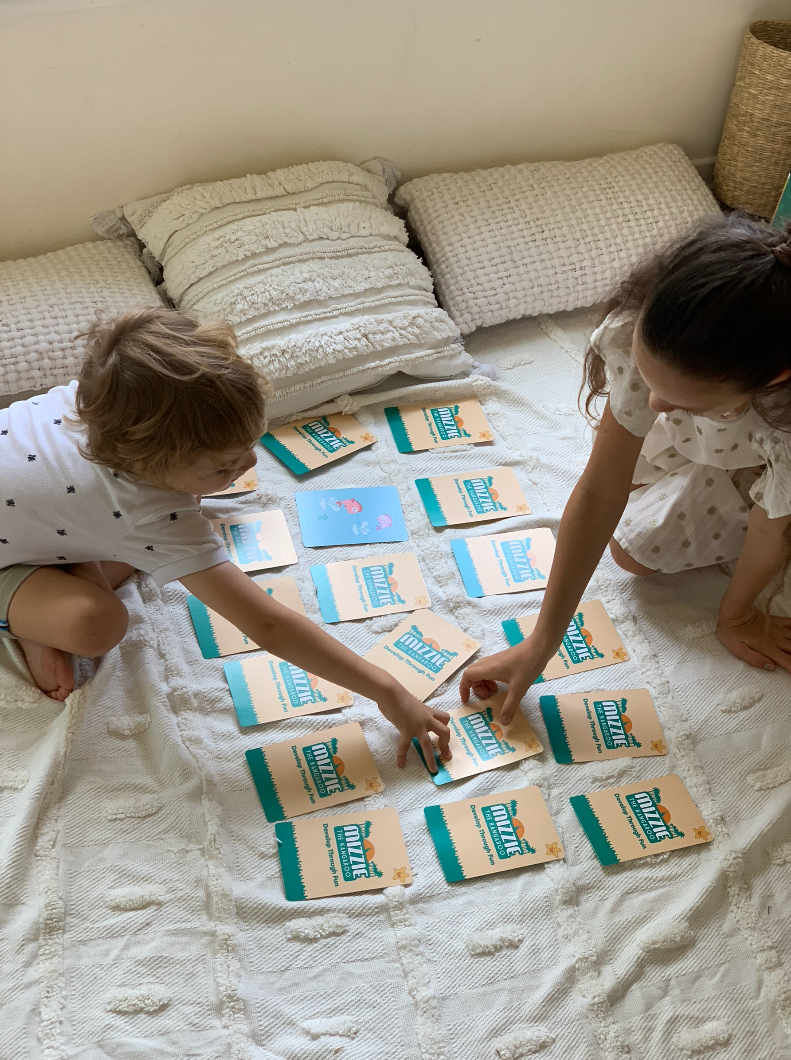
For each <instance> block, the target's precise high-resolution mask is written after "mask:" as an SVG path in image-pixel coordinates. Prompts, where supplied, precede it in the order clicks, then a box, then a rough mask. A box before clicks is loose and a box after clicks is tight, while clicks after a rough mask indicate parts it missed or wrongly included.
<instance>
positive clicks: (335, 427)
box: [261, 412, 376, 475]
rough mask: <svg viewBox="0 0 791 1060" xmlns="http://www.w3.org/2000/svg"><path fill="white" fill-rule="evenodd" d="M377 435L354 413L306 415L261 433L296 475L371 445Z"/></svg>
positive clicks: (276, 454) (263, 442) (267, 443)
mask: <svg viewBox="0 0 791 1060" xmlns="http://www.w3.org/2000/svg"><path fill="white" fill-rule="evenodd" d="M375 441H376V437H375V436H374V435H373V434H371V432H370V431H369V430H368V428H367V427H364V426H363V425H362V423H360V422H359V420H356V419H355V418H354V417H353V416H347V415H345V414H344V413H342V412H336V413H334V414H333V415H332V416H308V417H306V418H305V419H301V420H295V421H294V422H293V423H287V424H285V425H284V426H283V427H273V428H272V430H271V431H269V432H268V433H267V434H265V435H264V436H263V438H262V439H261V444H262V445H264V446H266V448H267V449H268V450H269V452H270V453H273V454H274V455H275V456H276V457H277V458H278V460H281V461H282V462H283V463H284V464H285V465H286V467H287V468H288V469H289V470H290V471H293V472H294V474H295V475H306V474H307V473H308V471H313V470H314V469H315V468H317V467H324V465H325V464H331V463H332V461H333V460H340V459H341V457H344V456H348V455H349V454H350V453H354V452H355V451H356V450H357V449H364V448H365V446H366V445H373V443H374V442H375Z"/></svg>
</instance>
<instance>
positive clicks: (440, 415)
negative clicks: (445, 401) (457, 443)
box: [431, 405, 470, 442]
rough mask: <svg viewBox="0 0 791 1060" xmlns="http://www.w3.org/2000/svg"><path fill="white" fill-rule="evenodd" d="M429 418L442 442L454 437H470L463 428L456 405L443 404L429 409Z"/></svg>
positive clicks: (462, 421)
mask: <svg viewBox="0 0 791 1060" xmlns="http://www.w3.org/2000/svg"><path fill="white" fill-rule="evenodd" d="M431 418H432V419H433V421H434V426H435V427H436V428H437V434H438V435H439V436H440V438H441V439H442V440H443V442H449V441H451V440H452V439H454V438H469V437H470V435H469V434H468V433H467V431H465V430H464V420H463V419H462V418H461V417H460V416H459V406H458V405H443V406H441V407H439V408H436V409H431Z"/></svg>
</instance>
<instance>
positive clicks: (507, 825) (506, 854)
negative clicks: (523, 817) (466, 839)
mask: <svg viewBox="0 0 791 1060" xmlns="http://www.w3.org/2000/svg"><path fill="white" fill-rule="evenodd" d="M481 815H482V817H483V819H484V822H485V824H486V830H487V831H488V833H489V835H490V837H491V840H492V844H493V846H494V849H495V852H496V854H497V857H498V858H500V859H501V860H505V859H506V858H513V857H517V856H518V855H520V854H535V852H536V851H535V847H531V846H530V844H529V843H528V842H527V840H526V839H524V834H525V826H524V825H523V824H522V822H521V821H520V820H519V818H518V817H517V816H516V799H511V801H510V802H507V803H506V802H497V803H495V804H494V805H493V806H482V807H481Z"/></svg>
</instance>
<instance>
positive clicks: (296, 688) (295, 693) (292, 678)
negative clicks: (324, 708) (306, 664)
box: [278, 662, 327, 707]
mask: <svg viewBox="0 0 791 1060" xmlns="http://www.w3.org/2000/svg"><path fill="white" fill-rule="evenodd" d="M278 669H279V670H280V676H281V678H282V680H283V684H284V686H285V689H286V693H287V695H288V698H289V701H290V703H291V706H292V707H304V706H307V704H308V703H326V702H327V697H326V696H324V695H322V694H321V692H319V690H318V683H319V679H318V677H316V676H315V675H314V674H309V673H307V672H306V671H305V670H300V668H299V667H298V666H294V665H293V664H292V663H289V662H281V663H280V666H279V667H278Z"/></svg>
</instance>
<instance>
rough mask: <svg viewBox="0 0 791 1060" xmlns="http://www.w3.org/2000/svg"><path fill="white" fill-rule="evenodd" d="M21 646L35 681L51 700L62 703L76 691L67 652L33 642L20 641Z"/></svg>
mask: <svg viewBox="0 0 791 1060" xmlns="http://www.w3.org/2000/svg"><path fill="white" fill-rule="evenodd" d="M19 646H20V648H21V649H22V652H23V653H24V656H25V662H26V663H27V665H28V668H29V670H30V674H31V676H32V678H33V680H34V681H35V683H36V684H37V685H38V687H39V688H40V689H41V691H42V692H46V693H47V695H48V696H49V698H50V699H55V700H58V701H59V702H62V701H63V700H64V699H65V698H66V696H68V695H69V693H70V692H73V691H74V674H73V673H72V672H71V657H70V656H69V655H67V654H66V652H65V651H60V650H59V649H58V648H48V647H46V646H45V645H44V644H37V643H36V642H35V641H33V640H20V641H19Z"/></svg>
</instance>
